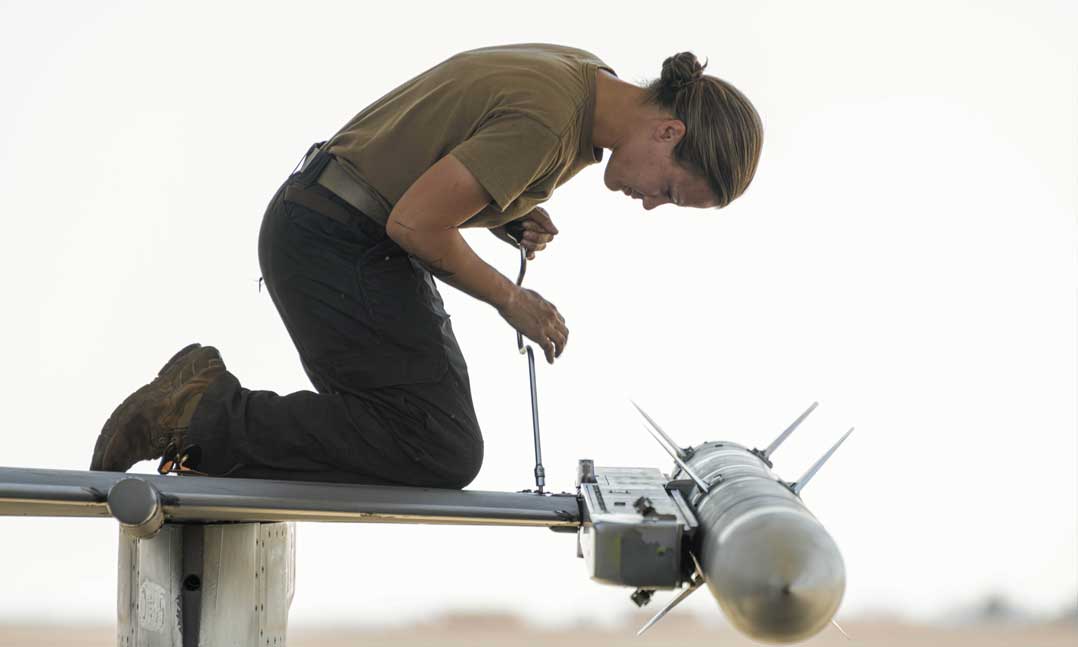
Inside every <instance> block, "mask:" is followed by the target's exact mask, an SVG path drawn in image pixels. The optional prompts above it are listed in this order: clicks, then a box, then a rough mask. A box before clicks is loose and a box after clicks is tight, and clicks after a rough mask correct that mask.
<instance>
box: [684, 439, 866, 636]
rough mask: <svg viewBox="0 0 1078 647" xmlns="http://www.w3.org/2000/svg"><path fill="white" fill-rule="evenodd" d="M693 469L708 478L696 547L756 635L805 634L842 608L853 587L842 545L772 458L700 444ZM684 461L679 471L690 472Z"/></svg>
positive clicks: (698, 503)
mask: <svg viewBox="0 0 1078 647" xmlns="http://www.w3.org/2000/svg"><path fill="white" fill-rule="evenodd" d="M686 464H687V466H688V467H689V469H691V470H692V472H693V473H694V474H696V475H697V476H698V477H699V478H701V479H702V480H704V481H705V482H706V483H707V484H708V490H707V491H706V492H704V491H701V490H700V489H699V488H694V490H693V492H692V496H691V498H690V501H689V503H690V505H691V507H692V508H693V510H695V512H696V517H697V521H698V523H699V528H698V531H697V536H696V538H695V541H694V544H695V546H694V552H695V554H696V555H697V556H698V557H699V560H700V565H701V567H702V568H703V572H704V575H705V580H706V582H707V585H708V588H709V589H710V590H711V593H712V595H713V596H714V597H715V599H716V600H717V601H718V603H719V606H720V607H721V608H722V610H723V612H724V613H725V614H726V616H727V617H728V618H729V620H730V621H731V622H732V623H733V624H734V625H735V626H736V627H737V628H738V629H740V630H741V631H743V632H744V633H746V634H748V635H749V636H750V637H752V638H755V639H757V640H761V641H767V642H773V643H789V642H797V641H802V640H806V639H808V638H810V637H812V636H813V635H815V634H816V633H818V632H819V631H820V630H821V629H823V628H824V627H825V626H826V625H827V624H828V623H829V622H831V620H832V618H833V617H834V615H835V612H836V611H837V610H838V607H839V604H840V603H841V601H842V596H843V593H844V592H845V589H846V570H845V566H844V564H843V561H842V555H841V554H840V553H839V550H838V546H837V545H836V544H835V542H834V540H833V539H832V538H831V536H830V535H829V534H828V533H827V531H826V530H825V529H824V527H823V525H822V524H820V522H819V521H818V520H817V519H816V517H814V516H813V515H812V513H810V512H809V511H808V509H807V508H806V507H805V505H804V504H803V503H802V502H801V499H800V497H798V496H797V495H795V494H794V493H793V492H792V491H791V490H790V487H788V486H787V484H785V483H783V482H782V481H781V480H780V479H779V478H778V477H777V476H775V474H774V473H773V472H772V471H771V469H770V468H769V466H768V464H767V463H765V462H764V460H763V459H762V458H761V457H760V456H759V455H758V454H754V453H753V452H751V451H749V450H748V449H746V448H745V447H742V446H741V445H737V444H735V443H729V442H709V443H705V444H703V445H700V446H698V447H695V448H694V449H693V452H692V455H691V457H690V458H689V459H688V460H687V461H686ZM679 472H682V470H681V468H678V469H677V470H676V471H675V473H674V475H675V477H678V476H680V477H681V478H684V475H681V474H679Z"/></svg>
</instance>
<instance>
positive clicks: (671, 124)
mask: <svg viewBox="0 0 1078 647" xmlns="http://www.w3.org/2000/svg"><path fill="white" fill-rule="evenodd" d="M684 136H685V122H683V121H681V120H680V119H665V120H663V121H660V122H659V123H657V124H656V125H655V131H654V137H655V140H656V141H658V142H660V143H663V144H666V145H668V146H676V145H677V143H678V142H680V141H681V138H682V137H684Z"/></svg>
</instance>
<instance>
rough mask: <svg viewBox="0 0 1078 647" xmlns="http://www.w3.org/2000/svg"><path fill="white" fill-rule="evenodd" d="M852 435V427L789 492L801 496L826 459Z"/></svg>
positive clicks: (794, 483) (795, 482)
mask: <svg viewBox="0 0 1078 647" xmlns="http://www.w3.org/2000/svg"><path fill="white" fill-rule="evenodd" d="M852 433H853V427H850V430H849V431H847V432H846V433H845V434H843V435H842V438H839V439H838V442H837V443H835V444H834V445H832V446H831V449H829V450H827V453H826V454H824V455H823V456H821V457H820V460H818V461H816V462H815V463H814V464H813V465H812V467H810V468H809V469H808V471H807V472H805V473H804V474H803V475H802V476H801V478H799V479H797V480H796V481H794V482H793V483H791V484H790V490H791V491H792V492H793V493H794V494H796V495H798V496H801V490H803V489H805V486H806V485H808V482H809V481H811V480H812V477H813V476H815V475H816V472H818V471H820V468H821V467H823V464H824V463H826V462H827V459H829V458H831V454H834V453H835V450H837V449H838V448H839V447H840V446H841V445H842V443H844V442H846V439H847V438H849V437H850V434H852Z"/></svg>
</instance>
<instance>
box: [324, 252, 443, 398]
mask: <svg viewBox="0 0 1078 647" xmlns="http://www.w3.org/2000/svg"><path fill="white" fill-rule="evenodd" d="M355 268H356V281H357V283H358V287H359V297H360V300H361V301H362V309H363V311H362V312H360V313H357V316H359V317H360V318H361V319H363V320H364V323H365V324H366V325H367V326H368V327H369V329H370V332H371V336H372V338H373V340H374V343H373V344H369V345H367V347H365V348H363V349H359V350H358V351H357V352H356V353H354V354H353V353H346V354H344V355H342V356H341V357H340V358H339V360H338V361H337V362H335V365H336V366H335V372H336V373H337V378H338V381H339V382H340V383H343V384H347V385H348V386H349V387H351V388H357V389H362V388H374V387H381V386H393V385H402V384H419V383H426V382H437V381H439V380H441V379H442V377H443V376H444V375H445V372H446V370H447V369H448V366H449V364H448V358H447V355H446V350H445V347H444V346H443V344H442V333H441V324H442V318H441V317H440V316H439V315H438V314H437V311H439V310H441V305H440V303H438V304H435V303H434V302H433V300H432V298H431V292H430V290H429V289H428V286H427V285H426V283H425V281H424V278H423V276H422V274H421V273H419V272H417V271H416V268H414V267H413V265H412V262H411V259H409V257H408V255H407V254H405V253H404V251H403V250H402V249H400V247H398V246H397V245H396V244H395V243H393V241H392V240H390V239H385V240H383V241H380V242H379V243H378V244H376V245H373V246H372V247H371V248H370V249H369V250H368V251H367V252H366V253H365V254H363V255H362V257H361V258H360V259H359V260H358V261H357V262H356V266H355ZM439 301H440V299H439ZM442 312H444V310H442Z"/></svg>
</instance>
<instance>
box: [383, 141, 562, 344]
mask: <svg viewBox="0 0 1078 647" xmlns="http://www.w3.org/2000/svg"><path fill="white" fill-rule="evenodd" d="M490 201H491V196H490V194H489V193H487V191H486V189H484V188H483V186H482V185H481V184H480V183H479V181H478V180H477V179H476V178H475V176H474V175H472V173H471V172H470V171H469V170H468V169H467V168H466V167H465V166H464V164H462V163H461V162H460V161H459V160H457V159H456V158H455V157H454V156H453V155H446V156H445V157H443V158H442V159H441V160H439V161H438V162H436V163H435V164H434V165H433V166H431V167H430V168H429V169H427V171H426V172H424V173H423V175H421V176H419V178H418V179H417V180H416V181H415V182H414V183H413V184H412V186H411V187H409V188H408V190H407V191H405V193H404V195H403V196H401V198H400V200H398V201H397V204H396V205H394V207H393V210H392V211H391V212H390V214H389V220H388V221H387V222H386V234H387V235H388V236H389V237H390V238H392V239H393V241H394V242H396V243H397V244H398V245H400V247H401V248H402V249H404V251H406V252H408V253H409V254H411V255H413V256H415V257H416V258H418V259H419V260H421V261H423V262H424V263H425V264H426V265H427V266H428V267H430V268H431V271H432V273H433V274H434V275H435V276H437V277H438V278H440V279H441V280H443V281H445V282H446V283H448V284H450V285H452V286H453V287H455V288H457V289H458V290H461V291H463V292H465V293H467V294H469V295H471V296H473V297H475V298H477V299H480V300H482V301H485V302H486V303H489V304H490V305H492V306H494V307H495V308H496V309H497V310H498V313H499V314H501V316H502V317H503V318H505V319H506V321H508V322H509V324H510V325H512V326H513V327H514V328H515V329H517V330H519V331H520V332H521V334H523V335H524V336H526V337H528V338H529V339H531V340H532V341H534V342H535V343H537V344H539V345H540V346H542V347H543V350H544V352H545V354H546V358H547V361H548V362H550V363H553V362H554V358H555V357H557V356H559V355H561V352H562V350H563V349H564V348H565V344H566V342H567V341H568V337H569V330H568V328H566V326H565V320H564V318H562V316H561V315H560V314H559V313H558V310H557V308H555V307H554V306H553V304H551V303H549V302H547V301H546V300H544V299H543V298H542V297H541V296H539V294H538V293H536V292H535V291H533V290H528V289H524V288H520V287H518V286H517V285H516V284H515V283H513V282H512V281H510V280H509V279H508V278H506V277H505V276H502V274H501V273H499V272H498V271H497V270H495V269H494V268H493V267H491V266H490V265H488V264H487V263H486V262H484V261H483V259H481V258H479V256H478V255H477V254H476V253H475V251H473V250H472V248H471V246H469V245H468V243H467V241H465V240H464V237H463V236H461V235H460V232H459V231H458V227H459V226H460V225H461V224H462V223H464V222H465V221H466V220H468V219H469V218H471V217H472V216H473V215H475V214H476V213H478V212H479V211H480V210H481V209H483V207H485V206H486V205H487V204H488V203H489V202H490Z"/></svg>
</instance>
